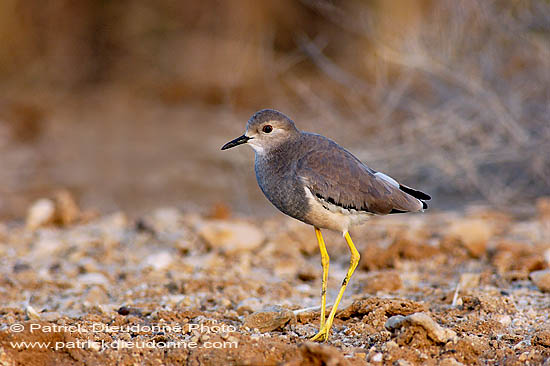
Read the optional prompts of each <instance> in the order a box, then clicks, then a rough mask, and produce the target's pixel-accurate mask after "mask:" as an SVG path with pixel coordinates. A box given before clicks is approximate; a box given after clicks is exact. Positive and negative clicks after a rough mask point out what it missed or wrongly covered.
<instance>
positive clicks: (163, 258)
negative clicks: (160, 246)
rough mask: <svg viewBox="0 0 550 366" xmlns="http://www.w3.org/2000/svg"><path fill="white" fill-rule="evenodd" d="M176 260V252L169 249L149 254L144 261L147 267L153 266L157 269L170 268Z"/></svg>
mask: <svg viewBox="0 0 550 366" xmlns="http://www.w3.org/2000/svg"><path fill="white" fill-rule="evenodd" d="M173 261H174V254H172V253H170V252H168V251H162V252H159V253H154V254H151V255H149V256H148V257H147V258H145V260H144V261H143V264H144V265H145V266H146V267H152V268H153V269H154V270H156V271H160V270H163V269H166V268H168V267H169V266H170V265H171V264H172V262H173Z"/></svg>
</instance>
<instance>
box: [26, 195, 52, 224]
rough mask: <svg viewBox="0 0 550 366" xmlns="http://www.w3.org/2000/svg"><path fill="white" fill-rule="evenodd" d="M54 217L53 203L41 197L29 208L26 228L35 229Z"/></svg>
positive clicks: (50, 221)
mask: <svg viewBox="0 0 550 366" xmlns="http://www.w3.org/2000/svg"><path fill="white" fill-rule="evenodd" d="M54 219H55V203H54V202H53V201H52V200H50V199H47V198H42V199H39V200H38V201H36V202H35V203H33V205H32V206H31V207H30V208H29V211H28V212H27V219H26V225H27V228H28V229H31V230H35V229H38V228H39V227H42V226H46V225H48V224H51V223H53V221H54Z"/></svg>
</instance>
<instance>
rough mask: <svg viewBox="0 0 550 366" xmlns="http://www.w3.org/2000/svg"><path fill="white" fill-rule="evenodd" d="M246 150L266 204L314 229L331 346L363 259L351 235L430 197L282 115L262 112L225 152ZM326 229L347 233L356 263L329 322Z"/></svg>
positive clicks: (323, 323) (325, 335) (422, 205)
mask: <svg viewBox="0 0 550 366" xmlns="http://www.w3.org/2000/svg"><path fill="white" fill-rule="evenodd" d="M243 144H247V145H249V146H250V147H252V149H253V150H254V152H255V162H254V170H255V173H256V179H257V181H258V185H259V186H260V189H261V190H262V192H263V193H264V195H265V196H266V198H267V199H268V200H269V201H270V202H271V203H272V204H273V205H274V206H275V207H276V208H277V209H279V210H280V211H281V212H283V213H284V214H286V215H288V216H290V217H292V218H294V219H297V220H300V221H302V222H304V223H306V224H309V225H312V226H313V228H314V230H315V235H316V238H317V242H318V244H319V249H320V252H321V264H322V268H323V277H322V285H321V313H320V319H321V320H320V327H319V332H318V333H317V334H315V335H314V336H313V337H311V340H312V341H327V340H328V339H329V335H330V330H331V327H332V323H333V321H334V317H335V315H336V311H337V309H338V305H339V303H340V301H341V300H342V297H343V295H344V291H345V289H346V286H347V284H348V283H349V281H350V278H351V276H352V275H353V272H354V271H355V269H356V267H357V264H358V263H359V259H360V255H359V252H358V251H357V249H356V247H355V245H354V243H353V241H352V239H351V236H350V234H349V230H350V229H351V228H352V227H354V226H356V225H359V224H362V223H364V222H365V221H366V220H367V219H368V218H369V217H371V216H373V215H387V214H395V213H405V212H417V211H424V210H425V209H427V207H428V205H427V204H426V202H425V201H427V200H430V199H431V197H430V196H429V195H428V194H426V193H424V192H421V191H419V190H416V189H413V188H410V187H408V186H405V185H403V184H401V183H399V182H397V181H396V180H395V179H393V178H392V177H390V176H389V175H386V174H384V173H381V172H377V171H375V170H373V169H371V168H369V167H368V166H367V165H365V164H364V163H363V162H361V161H360V160H359V159H358V158H356V157H355V156H354V155H353V154H352V153H350V152H349V151H347V150H346V149H344V148H343V147H341V146H340V145H338V144H337V143H336V142H334V141H333V140H331V139H329V138H327V137H324V136H322V135H319V134H315V133H310V132H304V131H301V130H299V129H298V128H297V127H296V125H295V124H294V121H293V120H291V119H290V118H289V117H287V116H286V115H285V114H283V113H282V112H279V111H277V110H274V109H263V110H260V111H258V112H256V113H254V114H253V115H252V117H251V118H250V119H249V120H248V122H247V124H246V131H245V133H244V134H243V135H242V136H239V137H237V138H235V139H233V140H231V141H229V142H227V143H226V144H225V145H223V146H222V148H221V150H227V149H229V148H232V147H235V146H238V145H243ZM321 229H329V230H334V231H338V232H340V233H342V235H343V237H344V239H345V241H346V243H347V244H348V246H349V250H350V253H351V260H350V265H349V268H348V271H347V273H346V276H345V278H344V280H343V281H342V285H341V287H340V291H339V292H338V295H337V297H336V300H335V302H334V305H333V306H332V309H331V311H330V314H329V315H328V318H326V316H325V314H326V296H327V280H328V270H329V262H330V258H329V255H328V252H327V249H326V245H325V242H324V239H323V236H322V234H321Z"/></svg>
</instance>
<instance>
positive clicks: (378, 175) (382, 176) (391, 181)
mask: <svg viewBox="0 0 550 366" xmlns="http://www.w3.org/2000/svg"><path fill="white" fill-rule="evenodd" d="M374 175H375V176H376V177H378V178H380V179H383V180H385V181H386V182H388V183H390V184H391V185H392V186H394V187H395V188H399V183H398V182H397V181H396V180H395V179H393V178H392V177H390V176H388V175H386V174H384V173H380V172H376V173H374Z"/></svg>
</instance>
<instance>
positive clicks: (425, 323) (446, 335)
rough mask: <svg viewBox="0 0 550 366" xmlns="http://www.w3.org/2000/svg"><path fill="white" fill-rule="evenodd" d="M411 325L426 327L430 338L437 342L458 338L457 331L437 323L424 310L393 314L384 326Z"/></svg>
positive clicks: (392, 327)
mask: <svg viewBox="0 0 550 366" xmlns="http://www.w3.org/2000/svg"><path fill="white" fill-rule="evenodd" d="M411 325H413V326H414V325H416V326H419V327H421V328H424V330H425V331H426V335H427V336H428V338H430V339H432V340H433V341H435V342H437V343H447V342H448V341H450V340H454V339H457V335H456V332H455V331H453V330H451V329H447V328H443V327H442V326H441V325H439V324H437V323H436V322H435V321H434V320H433V319H432V318H431V317H430V316H429V315H428V314H426V313H423V312H422V313H414V314H411V315H407V316H402V315H396V316H392V317H390V318H389V319H388V320H387V321H386V324H385V325H384V326H385V327H386V329H388V330H396V329H399V328H402V327H406V326H411Z"/></svg>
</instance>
